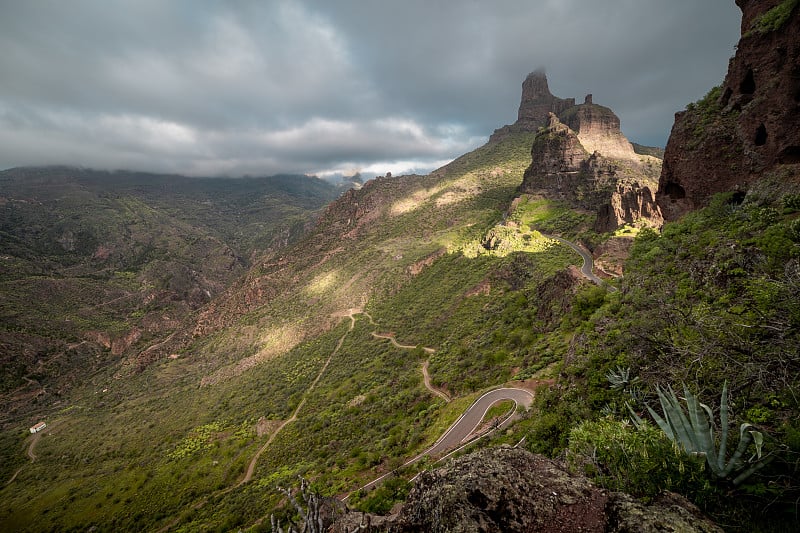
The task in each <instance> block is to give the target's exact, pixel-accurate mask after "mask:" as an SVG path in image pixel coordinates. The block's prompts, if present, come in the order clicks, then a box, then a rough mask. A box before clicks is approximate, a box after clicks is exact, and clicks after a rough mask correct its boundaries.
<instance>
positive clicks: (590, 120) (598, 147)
mask: <svg viewBox="0 0 800 533" xmlns="http://www.w3.org/2000/svg"><path fill="white" fill-rule="evenodd" d="M560 118H561V120H562V121H563V122H564V123H565V124H567V126H569V127H570V129H572V130H573V131H575V132H576V133H577V134H578V139H579V140H580V142H581V144H582V145H583V147H584V148H586V150H587V151H588V152H589V153H593V152H598V153H601V154H603V155H604V156H605V157H613V158H619V159H633V160H638V159H639V156H638V155H637V154H636V152H634V151H633V146H632V145H631V143H630V142H628V139H626V138H625V136H624V135H623V134H622V131H620V129H619V117H617V115H615V114H614V112H613V111H611V109H609V108H607V107H604V106H601V105H597V104H595V103H592V95H591V94H589V95H587V96H586V101H585V102H584V103H583V104H581V105H576V106H574V107H572V108H570V109H567V110H566V111H564V112H563V113H562V114H561V116H560Z"/></svg>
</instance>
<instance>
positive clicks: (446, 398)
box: [422, 361, 450, 403]
mask: <svg viewBox="0 0 800 533" xmlns="http://www.w3.org/2000/svg"><path fill="white" fill-rule="evenodd" d="M428 363H430V361H425V362H424V363H422V381H424V382H425V388H427V389H428V390H429V391H431V392H432V393H434V394H435V395H436V396H438V397H440V398H441V399H442V400H444V401H446V402H448V403H449V402H450V395H448V394H447V393H446V392H445V391H443V390H442V389H437V388H436V387H434V386H433V385H432V384H431V375H430V374H428Z"/></svg>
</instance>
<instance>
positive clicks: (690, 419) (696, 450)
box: [628, 381, 769, 485]
mask: <svg viewBox="0 0 800 533" xmlns="http://www.w3.org/2000/svg"><path fill="white" fill-rule="evenodd" d="M683 390H684V394H685V396H686V407H687V412H684V411H683V407H682V406H681V403H680V400H679V399H678V397H677V395H676V394H675V391H673V390H672V387H669V386H668V387H667V389H666V390H664V389H662V388H661V387H660V386H659V387H657V392H658V399H659V401H660V402H661V409H662V411H663V412H664V416H663V417H662V416H660V415H659V414H658V413H656V412H655V410H654V409H653V408H651V407H650V406H649V405H648V406H647V410H648V411H649V412H650V415H651V416H652V417H653V420H655V421H656V424H658V427H660V428H661V430H662V431H663V432H664V433H665V434H666V436H667V437H669V439H670V440H672V441H673V442H674V443H676V444H678V445H679V446H681V447H682V448H683V449H684V450H685V451H686V453H689V454H694V455H700V456H704V457H705V458H706V462H707V463H708V466H709V467H710V469H711V472H712V473H713V474H714V475H715V476H716V477H718V478H728V477H729V476H731V475H732V474H734V473H736V474H737V475H736V477H735V478H734V479H733V484H734V485H738V484H739V483H741V482H742V481H744V480H745V479H747V478H748V477H749V476H750V475H751V474H752V473H753V472H755V471H756V470H758V469H760V468H762V467H763V466H764V465H765V464H767V462H768V459H769V458H768V457H765V456H763V455H762V453H761V451H762V445H763V442H764V436H763V435H762V434H761V432H760V431H756V430H755V429H754V428H753V426H752V425H751V424H748V423H746V422H745V423H744V424H742V425H741V426H740V427H739V444H738V445H737V446H736V450H735V451H734V452H733V455H732V456H731V458H730V459H726V452H727V442H728V382H727V381H726V382H725V384H724V385H723V387H722V399H721V400H720V406H719V418H720V428H721V432H722V433H721V435H720V439H719V449H717V448H716V444H715V440H714V428H713V427H712V424H711V422H712V421H713V419H714V415H713V414H712V412H711V408H710V407H708V406H707V405H705V404H703V403H700V402H699V401H698V400H697V398H696V397H695V396H694V395H693V394H692V393H691V392H689V389H687V388H686V386H685V385H684V388H683ZM628 409H629V410H630V412H631V414H632V415H633V421H634V424H636V425H637V426H638V425H640V424H641V423H642V419H641V418H640V417H639V415H637V414H636V413H635V412H634V411H633V409H632V408H631V406H630V405H628ZM750 444H753V445H754V446H755V453H754V454H753V455H752V456H751V457H750V458H749V459H747V460H746V461H745V460H743V457H744V454H745V453H746V452H747V449H748V448H749V447H750Z"/></svg>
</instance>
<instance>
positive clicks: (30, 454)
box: [27, 431, 42, 462]
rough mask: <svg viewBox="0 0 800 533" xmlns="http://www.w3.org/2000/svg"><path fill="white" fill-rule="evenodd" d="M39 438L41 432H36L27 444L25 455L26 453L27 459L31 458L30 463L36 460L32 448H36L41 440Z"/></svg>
mask: <svg viewBox="0 0 800 533" xmlns="http://www.w3.org/2000/svg"><path fill="white" fill-rule="evenodd" d="M41 438H42V432H41V431H40V432H38V433H34V434H33V438H32V439H31V443H30V444H28V452H27V453H28V457H30V458H31V462H34V461H35V460H36V454H35V453H33V450H34V448H36V445H37V444H38V443H39V439H41Z"/></svg>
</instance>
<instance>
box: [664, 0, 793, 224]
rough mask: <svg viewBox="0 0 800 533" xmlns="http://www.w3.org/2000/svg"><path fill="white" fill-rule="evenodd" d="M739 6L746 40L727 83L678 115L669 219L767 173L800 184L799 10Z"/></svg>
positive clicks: (765, 4) (773, 2)
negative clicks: (715, 195) (719, 193)
mask: <svg viewBox="0 0 800 533" xmlns="http://www.w3.org/2000/svg"><path fill="white" fill-rule="evenodd" d="M736 4H737V5H738V6H739V8H740V9H741V10H742V37H741V39H740V40H739V44H738V46H737V50H736V55H735V56H734V57H733V58H732V59H731V61H730V63H729V66H728V73H727V75H726V77H725V81H724V82H723V84H722V86H721V87H719V88H715V89H713V90H712V91H711V92H709V94H708V95H707V96H706V98H704V99H703V100H701V101H700V102H698V103H696V104H690V105H689V106H688V107H687V110H686V111H683V112H680V113H677V114H676V115H675V124H674V126H673V128H672V133H671V134H670V138H669V142H668V143H667V148H666V152H665V155H664V166H663V171H662V174H661V179H660V181H659V187H658V193H657V200H658V203H659V205H660V207H661V209H662V212H663V213H664V216H665V217H666V218H667V219H676V218H678V217H680V216H681V215H682V214H684V213H686V212H687V211H690V210H693V209H697V208H700V207H703V206H705V205H706V204H707V203H708V200H709V198H710V196H711V195H713V194H715V193H717V192H722V191H729V190H736V189H739V190H746V189H747V188H748V186H749V185H750V184H752V183H753V182H754V181H757V180H760V179H762V178H763V177H766V176H770V175H773V174H774V175H777V176H778V177H779V179H783V180H795V181H800V170H799V169H798V168H799V167H800V9H798V7H797V2H796V1H795V0H769V1H757V0H737V1H736Z"/></svg>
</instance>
